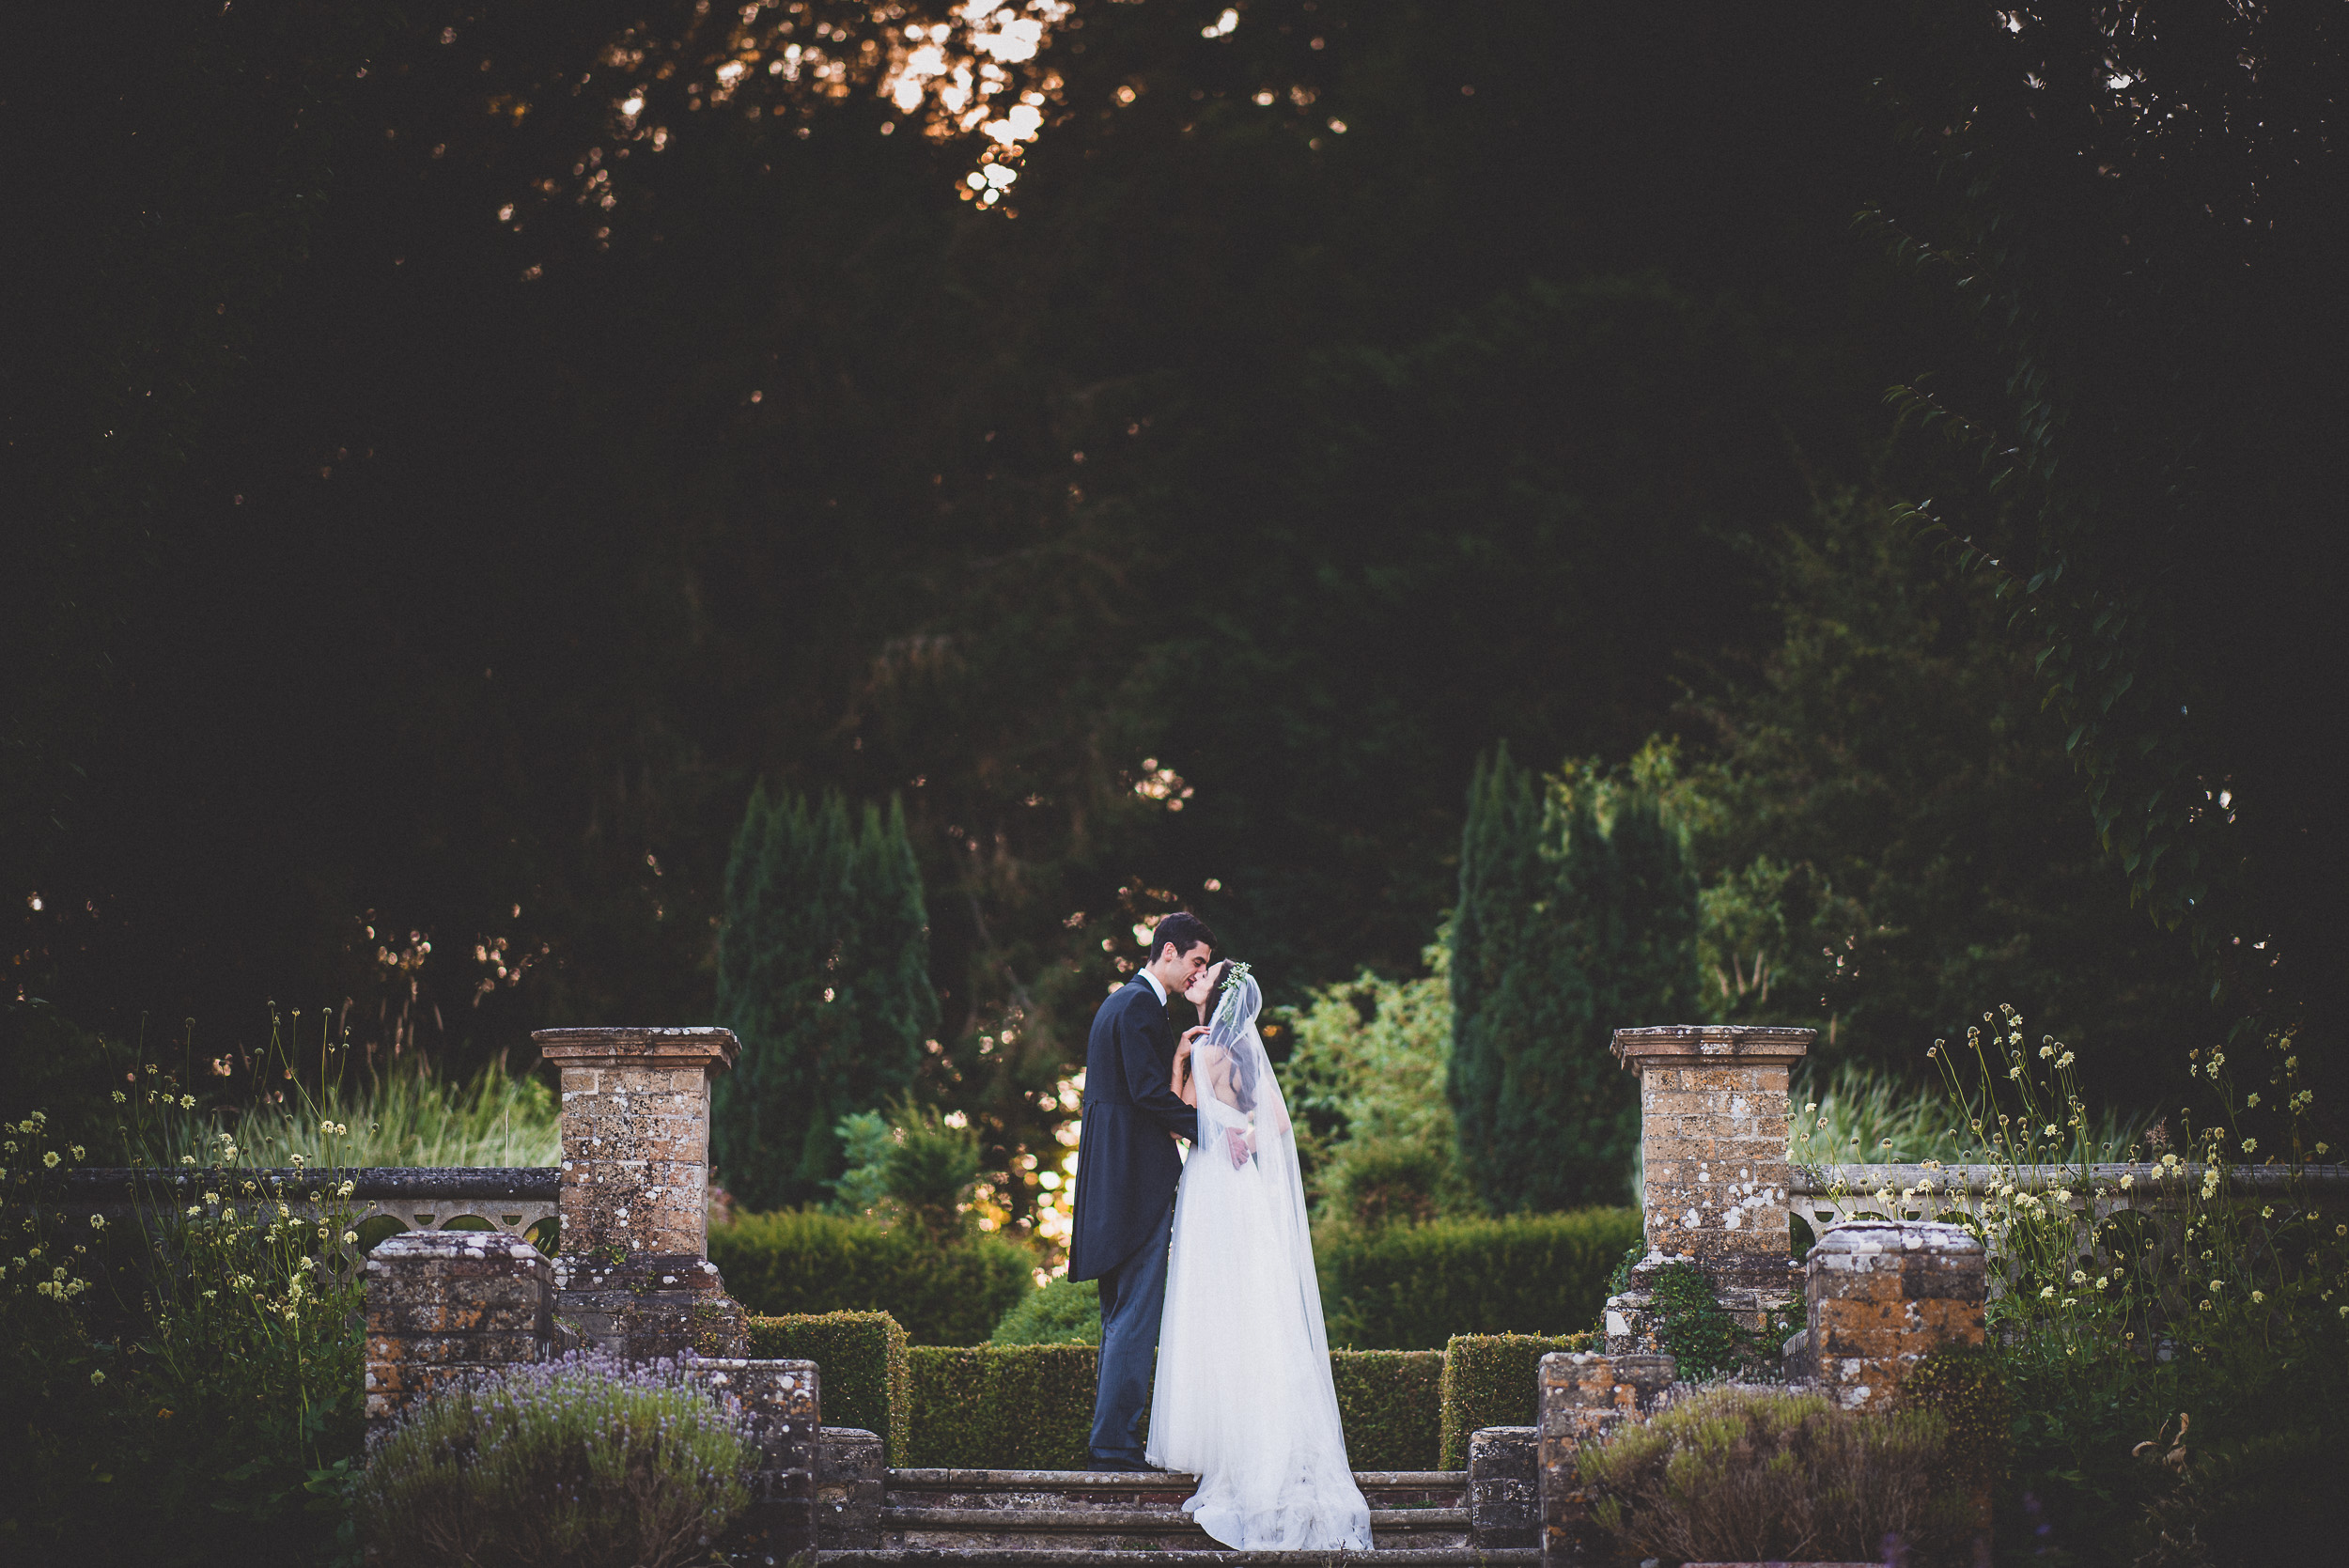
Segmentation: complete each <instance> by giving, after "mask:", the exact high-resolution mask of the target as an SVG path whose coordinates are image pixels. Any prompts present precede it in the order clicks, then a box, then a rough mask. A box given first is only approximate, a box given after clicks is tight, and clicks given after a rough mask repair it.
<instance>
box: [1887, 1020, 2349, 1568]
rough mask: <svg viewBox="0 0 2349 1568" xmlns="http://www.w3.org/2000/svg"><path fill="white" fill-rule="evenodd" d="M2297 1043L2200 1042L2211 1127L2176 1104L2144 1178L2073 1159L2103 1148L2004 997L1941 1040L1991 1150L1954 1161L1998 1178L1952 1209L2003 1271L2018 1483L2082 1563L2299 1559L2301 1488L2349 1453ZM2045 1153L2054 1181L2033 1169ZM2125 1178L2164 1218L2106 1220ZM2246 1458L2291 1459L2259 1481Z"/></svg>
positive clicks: (2344, 1348)
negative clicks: (2102, 1211) (2103, 1206)
mask: <svg viewBox="0 0 2349 1568" xmlns="http://www.w3.org/2000/svg"><path fill="white" fill-rule="evenodd" d="M1933 1055H1934V1058H1935V1060H1936V1062H1937V1063H1939V1064H1940V1065H1941V1066H1942V1068H1943V1070H1944V1072H1945V1073H1946V1075H1947V1085H1948V1091H1949V1096H1950V1097H1949V1101H1948V1109H1949V1111H1950V1114H1951V1116H1952V1119H1953V1120H1955V1121H1957V1122H1958V1123H1959V1125H1960V1126H1963V1127H1964V1128H1965V1129H1966V1130H1967V1131H1968V1134H1969V1135H1971V1136H1973V1137H1977V1138H1979V1139H1980V1140H1981V1141H1980V1142H1979V1143H1978V1144H1976V1145H1975V1146H1974V1147H1973V1148H1972V1149H1970V1150H1968V1161H1969V1162H1971V1163H1982V1164H1986V1165H1989V1166H1990V1167H1991V1168H1992V1170H1993V1172H1994V1176H1995V1178H1996V1181H1995V1185H1994V1187H1993V1189H1992V1190H1991V1191H1990V1192H1989V1193H1987V1194H1985V1195H1984V1197H1983V1200H1982V1201H1981V1202H1980V1203H1978V1204H1977V1205H1976V1206H1975V1208H1974V1209H1973V1210H1972V1212H1970V1213H1969V1214H1968V1215H1966V1216H1963V1217H1959V1218H1961V1219H1962V1221H1963V1222H1964V1223H1966V1224H1968V1226H1969V1227H1970V1228H1972V1229H1973V1230H1974V1231H1975V1232H1976V1234H1979V1235H1980V1236H1981V1237H1982V1238H1983V1242H1984V1245H1985V1246H1986V1247H1987V1248H1988V1249H1989V1251H1990V1260H1991V1266H1992V1267H1993V1268H1994V1269H1996V1270H1998V1271H1999V1272H2000V1273H2002V1274H2003V1275H2004V1277H2005V1286H2006V1288H2005V1289H2003V1290H2002V1291H2001V1292H1999V1294H1998V1295H1997V1296H1995V1297H1994V1298H1993V1299H1992V1301H1991V1302H1990V1307H1989V1320H1990V1326H1991V1329H1992V1343H1993V1344H1994V1345H1995V1346H1996V1347H1997V1355H1998V1358H1999V1370H2000V1374H2001V1375H2002V1377H2003V1380H2004V1382H2005V1384H2006V1387H2007V1389H2009V1391H2010V1392H2011V1394H2012V1396H2013V1401H2014V1408H2015V1420H2014V1422H2013V1432H2014V1438H2015V1459H2014V1471H2013V1482H2012V1483H2011V1490H2014V1491H2016V1492H2023V1493H2028V1494H2029V1495H2030V1498H2031V1499H2032V1503H2031V1505H2032V1507H2033V1508H2034V1509H2036V1510H2037V1514H2036V1515H2035V1517H2034V1519H2033V1524H2032V1528H2033V1529H2037V1528H2038V1527H2039V1526H2044V1527H2045V1528H2046V1535H2045V1536H2044V1538H2043V1540H2044V1542H2045V1543H2046V1544H2049V1545H2052V1546H2053V1547H2055V1548H2060V1549H2062V1550H2064V1551H2068V1552H2072V1553H2075V1554H2077V1555H2076V1557H2075V1559H2074V1560H2079V1561H2093V1560H2097V1554H2098V1553H2100V1552H2101V1551H2103V1550H2105V1549H2106V1546H2105V1544H2107V1543H2111V1542H2122V1543H2127V1544H2130V1545H2129V1549H2130V1550H2131V1551H2132V1552H2133V1553H2137V1552H2140V1551H2141V1553H2142V1554H2143V1555H2144V1557H2145V1560H2147V1561H2160V1562H2165V1563H2170V1562H2185V1561H2199V1560H2209V1561H2217V1562H2228V1561H2235V1560H2241V1561H2245V1562H2256V1561H2275V1560H2290V1558H2291V1556H2292V1554H2293V1552H2294V1551H2295V1550H2300V1549H2304V1548H2305V1547H2307V1546H2309V1545H2311V1544H2313V1543H2316V1542H2317V1541H2318V1540H2319V1536H2318V1535H2317V1533H2315V1530H2314V1526H2313V1521H2312V1520H2311V1518H2310V1514H2309V1512H2308V1510H2307V1507H2306V1504H2305V1501H2304V1494H2302V1493H2300V1492H2298V1491H2297V1490H2295V1488H2296V1487H2297V1486H2298V1485H2299V1484H2300V1480H2295V1479H2294V1478H2295V1476H2298V1477H2300V1478H2301V1479H2305V1476H2306V1474H2307V1473H2308V1469H2307V1467H2314V1468H2315V1469H2316V1470H2317V1471H2320V1472H2321V1471H2324V1470H2325V1469H2326V1467H2328V1466H2329V1467H2334V1469H2336V1470H2337V1469H2338V1467H2339V1461H2340V1455H2341V1453H2342V1452H2344V1451H2349V1415H2345V1414H2344V1412H2349V1313H2344V1312H2342V1311H2341V1304H2342V1302H2343V1300H2344V1298H2349V1239H2344V1234H2343V1231H2344V1227H2342V1225H2341V1219H2340V1216H2339V1215H2338V1214H2337V1213H2328V1212H2326V1204H2325V1203H2324V1201H2323V1199H2322V1196H2321V1195H2320V1193H2319V1192H2317V1191H2316V1190H2313V1189H2312V1188H2310V1187H2309V1186H2308V1185H2307V1184H2306V1183H2305V1181H2304V1179H2303V1172H2304V1170H2305V1162H2307V1161H2308V1160H2310V1158H2311V1157H2313V1158H2316V1159H2322V1158H2324V1157H2326V1155H2328V1154H2329V1153H2330V1149H2329V1145H2328V1144H2327V1143H2326V1141H2323V1140H2321V1139H2319V1138H2318V1137H2317V1136H2316V1130H2315V1129H2314V1128H2313V1127H2311V1126H2310V1125H2309V1119H2308V1118H2309V1111H2310V1103H2311V1102H2310V1093H2311V1092H2310V1090H2309V1089H2308V1087H2307V1086H2306V1076H2305V1075H2306V1063H2304V1062H2303V1060H2302V1047H2300V1045H2299V1044H2298V1043H2297V1037H2296V1035H2295V1034H2294V1033H2292V1032H2278V1033H2275V1034H2273V1035H2270V1036H2269V1037H2268V1038H2267V1039H2265V1040H2263V1041H2262V1042H2259V1043H2258V1044H2255V1045H2253V1046H2251V1047H2250V1048H2248V1049H2243V1050H2237V1051H2230V1050H2226V1049H2222V1048H2216V1047H2198V1048H2194V1049H2193V1050H2192V1052H2191V1053H2190V1059H2189V1064H2190V1065H2191V1067H2192V1068H2193V1070H2194V1072H2195V1074H2196V1075H2197V1076H2198V1077H2200V1078H2201V1079H2203V1081H2204V1083H2205V1085H2206V1086H2207V1094H2208V1096H2209V1101H2210V1105H2209V1109H2208V1110H2207V1111H2206V1112H2205V1119H2203V1120H2201V1121H2200V1122H2199V1123H2198V1120H2197V1119H2196V1118H2195V1117H2193V1116H2192V1115H2191V1114H2190V1108H2181V1109H2180V1110H2179V1112H2178V1114H2177V1116H2176V1117H2175V1118H2174V1119H2171V1118H2165V1119H2164V1120H2163V1121H2162V1122H2161V1123H2158V1124H2156V1126H2155V1127H2153V1128H2149V1129H2147V1130H2146V1134H2145V1136H2146V1138H2147V1140H2148V1143H2147V1145H2146V1146H2144V1147H2139V1148H2134V1149H2130V1150H2127V1151H2125V1153H2127V1154H2128V1155H2130V1156H2132V1157H2142V1156H2144V1155H2147V1154H2155V1155H2156V1157H2155V1158H2154V1159H2152V1160H2151V1161H2150V1162H2149V1163H2150V1165H2151V1170H2150V1171H2148V1170H2146V1169H2145V1168H2144V1167H2143V1166H2140V1167H2139V1169H2138V1170H2136V1171H2132V1172H2125V1173H2124V1174H2123V1175H2122V1176H2120V1177H2113V1176H2109V1175H2101V1174H2099V1173H2097V1172H2093V1171H2092V1169H2091V1168H2090V1166H2089V1164H2088V1163H2087V1161H2088V1160H2089V1159H2090V1158H2091V1157H2093V1156H2096V1155H2100V1154H2104V1153H2106V1151H2105V1150H2103V1149H2101V1148H2099V1147H2098V1146H2097V1144H2096V1142H2095V1140H2094V1135H2093V1124H2092V1121H2091V1119H2090V1118H2089V1115H2088V1112H2087V1109H2086V1107H2087V1103H2088V1102H2087V1095H2088V1088H2087V1084H2086V1081H2085V1079H2084V1076H2083V1074H2082V1073H2081V1071H2080V1068H2079V1064H2078V1062H2077V1054H2076V1053H2075V1052H2074V1051H2073V1050H2072V1049H2071V1048H2069V1047H2067V1046H2065V1045H2064V1044H2063V1043H2062V1042H2061V1041H2060V1040H2057V1039H2055V1038H2054V1037H2053V1036H2051V1035H2046V1034H2042V1035H2041V1036H2040V1037H2039V1038H2038V1039H2037V1041H2036V1042H2034V1041H2033V1040H2032V1039H2031V1036H2030V1032H2029V1030H2028V1028H2027V1026H2026V1024H2025V1021H2024V1018H2023V1017H2022V1015H2021V1014H2020V1012H2018V1011H2017V1010H2016V1009H2015V1008H2013V1007H2011V1006H2002V1007H2000V1008H1999V1009H1998V1010H1996V1011H1995V1012H1991V1013H1985V1014H1984V1015H1983V1018H1982V1022H1981V1023H1979V1024H1977V1025H1974V1026H1971V1027H1970V1028H1969V1029H1968V1033H1967V1037H1966V1040H1965V1043H1964V1044H1963V1045H1962V1046H1952V1044H1951V1043H1949V1042H1942V1043H1938V1044H1937V1045H1936V1047H1935V1048H1934V1051H1933ZM2231 1060H2232V1065H2231V1064H2230V1063H2231ZM2247 1084H2248V1085H2256V1087H2248V1086H2247ZM2156 1135H2158V1141H2159V1143H2160V1145H2161V1146H2160V1147H2159V1149H2158V1150H2157V1151H2156V1150H2155V1148H2154V1147H2153V1144H2154V1141H2155V1137H2156ZM2050 1166H2053V1167H2054V1169H2055V1172H2057V1173H2056V1175H2055V1183H2056V1185H2055V1190H2053V1191H2049V1190H2047V1189H2046V1183H2045V1182H2044V1181H2041V1180H2036V1179H2031V1178H2035V1177H2043V1176H2045V1175H2046V1174H2047V1172H2048V1171H2049V1168H2050ZM2124 1181H2125V1182H2127V1183H2129V1184H2130V1185H2132V1186H2143V1185H2147V1184H2151V1185H2152V1186H2154V1187H2155V1191H2156V1194H2157V1198H2158V1208H2157V1210H2156V1212H2155V1214H2152V1215H2140V1214H2131V1213H2127V1212H2120V1213H2111V1214H2108V1215H2107V1216H2105V1217H2104V1218H2102V1219H2099V1218H2097V1216H2096V1214H2095V1212H2094V1200H2095V1198H2096V1197H2098V1196H2100V1195H2102V1194H2103V1190H2104V1189H2112V1190H2114V1191H2115V1194H2116V1195H2117V1189H2118V1188H2120V1187H2121V1185H2122V1183H2123V1182H2124ZM2140 1449H2142V1450H2145V1451H2146V1452H2150V1453H2152V1454H2154V1455H2155V1457H2156V1459H2157V1460H2158V1459H2160V1458H2161V1456H2166V1455H2169V1454H2172V1453H2174V1455H2175V1459H2174V1462H2173V1463H2172V1462H2152V1463H2149V1462H2147V1461H2146V1460H2145V1459H2144V1458H2142V1457H2137V1456H2134V1455H2135V1454H2136V1452H2137V1451H2139V1450H2140ZM2254 1454H2262V1455H2266V1456H2269V1457H2272V1458H2274V1459H2275V1460H2276V1461H2277V1463H2278V1464H2279V1466H2281V1468H2279V1469H2278V1470H2277V1471H2276V1472H2274V1474H2273V1475H2272V1476H2271V1477H2269V1478H2268V1479H2265V1480H2263V1479H2262V1477H2263V1470H2262V1467H2261V1465H2260V1464H2258V1463H2254V1462H2252V1461H2251V1460H2250V1458H2249V1456H2251V1455H2254ZM2018 1516H2019V1515H2018V1511H2016V1510H2013V1509H2010V1510H2005V1511H2002V1513H2001V1519H2002V1521H2006V1522H2008V1523H2012V1522H2013V1521H2014V1520H2015V1519H2016V1518H2017V1517H2018ZM2237 1527H2240V1528H2242V1529H2246V1530H2248V1534H2245V1535H2242V1536H2239V1537H2237V1536H2232V1535H2231V1534H2230V1533H2229V1532H2230V1531H2231V1530H2232V1529H2235V1528H2237ZM2195 1542H2199V1543H2200V1545H2194V1544H2193V1543H2195ZM2195 1552H2201V1553H2203V1554H2204V1557H2203V1558H2200V1559H2198V1558H2196V1557H2195V1556H2194V1555H2193V1554H2194V1553H2195Z"/></svg>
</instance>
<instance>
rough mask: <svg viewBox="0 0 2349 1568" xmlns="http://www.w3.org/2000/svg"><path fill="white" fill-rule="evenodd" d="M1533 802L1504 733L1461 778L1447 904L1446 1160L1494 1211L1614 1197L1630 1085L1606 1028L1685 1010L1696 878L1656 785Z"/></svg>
mask: <svg viewBox="0 0 2349 1568" xmlns="http://www.w3.org/2000/svg"><path fill="white" fill-rule="evenodd" d="M1612 803H1613V804H1614V805H1615V807H1616V810H1615V811H1614V813H1613V817H1614V819H1613V821H1612V823H1611V824H1603V823H1602V821H1601V819H1600V815H1599V807H1600V804H1601V801H1600V800H1598V799H1596V798H1595V792H1594V791H1590V790H1579V791H1577V792H1576V793H1575V795H1574V797H1573V798H1572V800H1569V801H1568V802H1566V803H1565V804H1564V805H1563V806H1561V807H1555V808H1553V807H1548V806H1547V805H1546V804H1545V801H1544V799H1543V788H1542V784H1541V781H1540V780H1539V779H1538V778H1537V777H1536V776H1535V775H1534V774H1533V773H1532V771H1531V770H1530V769H1522V768H1516V767H1513V766H1512V765H1511V763H1510V761H1509V758H1508V753H1507V752H1506V750H1505V749H1504V750H1503V751H1502V752H1501V753H1500V754H1499V755H1498V756H1497V757H1496V758H1495V759H1494V761H1493V763H1492V764H1491V765H1490V766H1489V767H1480V768H1478V770H1477V774H1476V778H1475V782H1474V783H1473V784H1471V785H1470V799H1469V813H1468V822H1467V826H1466V828H1465V830H1464V831H1463V833H1462V836H1461V847H1460V902H1459V905H1458V908H1456V909H1455V913H1454V915H1453V926H1452V969H1451V973H1452V997H1453V1049H1452V1065H1451V1076H1450V1079H1449V1082H1448V1085H1447V1087H1448V1089H1449V1091H1450V1095H1451V1099H1452V1104H1453V1111H1454V1115H1455V1120H1456V1122H1457V1124H1458V1126H1459V1137H1460V1159H1461V1167H1462V1169H1463V1170H1464V1171H1465V1172H1467V1173H1468V1176H1469V1179H1470V1182H1471V1183H1473V1184H1474V1186H1475V1188H1476V1190H1477V1195H1478V1197H1479V1198H1480V1199H1481V1200H1482V1201H1483V1202H1484V1203H1485V1205H1486V1207H1487V1208H1489V1209H1491V1210H1492V1211H1493V1212H1494V1213H1496V1214H1508V1213H1514V1212H1517V1211H1519V1210H1525V1209H1537V1210H1538V1209H1562V1208H1569V1207H1573V1206H1575V1205H1577V1204H1582V1203H1619V1202H1621V1201H1623V1199H1624V1197H1625V1196H1626V1187H1627V1183H1628V1179H1629V1175H1630V1168H1631V1156H1632V1152H1633V1150H1634V1149H1635V1148H1636V1146H1637V1144H1638V1141H1639V1098H1638V1089H1637V1085H1636V1084H1635V1083H1634V1082H1633V1081H1632V1079H1631V1077H1630V1075H1629V1074H1627V1073H1625V1072H1624V1071H1623V1070H1622V1069H1621V1067H1620V1066H1619V1065H1618V1064H1617V1063H1616V1062H1615V1061H1614V1059H1613V1057H1612V1056H1611V1055H1610V1051H1609V1045H1610V1035H1611V1033H1612V1032H1613V1031H1614V1030H1615V1029H1617V1028H1621V1027H1625V1026H1628V1025H1638V1024H1646V1023H1659V1022H1676V1021H1680V1020H1681V1019H1683V1018H1685V1017H1691V1016H1693V1015H1691V1014H1690V1013H1689V1011H1688V1010H1689V1008H1690V1007H1691V1006H1692V1004H1693V999H1694V995H1695V974H1696V950H1695V939H1696V922H1697V902H1696V900H1697V882H1696V877H1695V873H1694V872H1693V870H1692V869H1691V867H1690V865H1689V862H1688V850H1687V847H1686V846H1685V843H1684V842H1683V840H1682V838H1681V835H1680V833H1679V831H1677V829H1676V828H1674V827H1673V826H1672V824H1671V823H1669V822H1668V821H1666V820H1665V819H1664V817H1663V815H1662V814H1661V812H1660V811H1659V810H1658V809H1657V804H1656V802H1655V801H1654V800H1651V799H1647V798H1645V797H1643V796H1640V795H1637V794H1632V793H1629V792H1618V793H1617V795H1616V798H1615V800H1613V802H1612Z"/></svg>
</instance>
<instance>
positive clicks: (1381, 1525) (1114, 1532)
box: [881, 1507, 1468, 1551]
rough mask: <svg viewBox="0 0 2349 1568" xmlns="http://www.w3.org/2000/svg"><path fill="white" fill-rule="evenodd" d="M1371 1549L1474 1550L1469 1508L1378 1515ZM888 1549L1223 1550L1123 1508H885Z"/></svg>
mask: <svg viewBox="0 0 2349 1568" xmlns="http://www.w3.org/2000/svg"><path fill="white" fill-rule="evenodd" d="M1370 1533H1371V1542H1372V1545H1374V1546H1376V1547H1378V1548H1380V1549H1382V1550H1383V1549H1386V1548H1390V1547H1404V1546H1417V1547H1447V1548H1451V1547H1461V1546H1465V1545H1467V1544H1468V1511H1467V1510H1466V1509H1463V1508H1375V1509H1373V1510H1371V1514H1370ZM881 1544H882V1545H884V1546H894V1547H902V1548H907V1549H914V1548H921V1547H933V1548H947V1547H952V1548H958V1549H962V1550H979V1549H989V1550H992V1549H998V1548H1002V1547H1014V1546H1017V1547H1053V1546H1094V1547H1110V1548H1112V1549H1117V1548H1123V1549H1127V1550H1152V1549H1156V1550H1161V1551H1163V1550H1167V1549H1170V1548H1173V1549H1186V1548H1188V1549H1190V1550H1195V1551H1215V1550H1218V1549H1220V1548H1219V1547H1218V1546H1217V1545H1216V1544H1215V1542H1214V1541H1213V1539H1212V1538H1211V1537H1210V1536H1209V1535H1208V1534H1207V1532H1206V1531H1205V1530H1203V1529H1200V1528H1199V1527H1198V1525H1196V1524H1194V1523H1193V1522H1192V1521H1191V1520H1190V1517H1189V1515H1187V1514H1183V1513H1181V1512H1180V1511H1179V1510H1177V1509H1175V1508H1172V1507H1162V1508H1143V1509H1120V1508H938V1507H927V1508H884V1509H882V1510H881Z"/></svg>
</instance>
